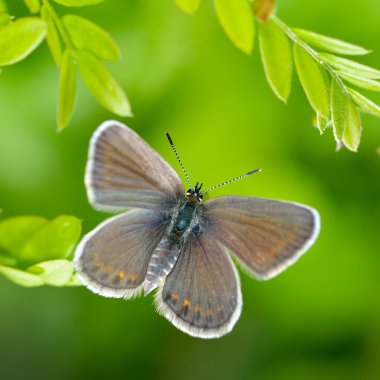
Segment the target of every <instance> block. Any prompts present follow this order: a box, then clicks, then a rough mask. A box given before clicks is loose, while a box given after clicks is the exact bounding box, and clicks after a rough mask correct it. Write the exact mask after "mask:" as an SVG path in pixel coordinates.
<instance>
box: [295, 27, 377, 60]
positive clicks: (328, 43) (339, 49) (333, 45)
mask: <svg viewBox="0 0 380 380" xmlns="http://www.w3.org/2000/svg"><path fill="white" fill-rule="evenodd" d="M293 31H294V32H295V33H296V34H297V35H298V36H299V37H300V38H301V39H303V40H304V41H306V42H308V43H309V44H310V45H313V46H315V47H317V48H320V49H322V50H325V51H329V52H331V53H337V54H346V55H363V54H368V53H370V52H371V50H367V49H365V48H363V47H361V46H358V45H354V44H350V43H348V42H345V41H341V40H337V39H336V38H331V37H327V36H324V35H322V34H318V33H314V32H310V31H308V30H304V29H293Z"/></svg>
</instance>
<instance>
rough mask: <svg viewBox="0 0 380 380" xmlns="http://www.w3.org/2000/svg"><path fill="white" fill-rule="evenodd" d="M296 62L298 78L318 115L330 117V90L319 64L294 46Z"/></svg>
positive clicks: (304, 51) (298, 47)
mask: <svg viewBox="0 0 380 380" xmlns="http://www.w3.org/2000/svg"><path fill="white" fill-rule="evenodd" d="M294 61H295V64H296V68H297V73H298V77H299V79H300V82H301V84H302V87H303V89H304V91H305V94H306V96H307V98H308V100H309V103H310V105H311V106H312V107H313V109H314V110H315V112H316V113H318V114H320V115H322V116H323V117H325V118H328V117H329V114H330V111H329V89H328V87H327V85H326V79H325V76H324V75H323V73H322V71H321V69H320V68H319V66H318V64H317V63H316V62H315V61H314V59H313V58H312V57H311V56H310V54H309V53H308V52H307V51H306V50H305V49H303V48H302V47H301V46H299V45H298V44H294Z"/></svg>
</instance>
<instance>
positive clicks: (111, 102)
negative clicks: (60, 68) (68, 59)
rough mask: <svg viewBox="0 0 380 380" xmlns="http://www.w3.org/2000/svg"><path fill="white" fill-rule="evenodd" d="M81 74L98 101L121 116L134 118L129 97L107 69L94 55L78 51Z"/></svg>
mask: <svg viewBox="0 0 380 380" xmlns="http://www.w3.org/2000/svg"><path fill="white" fill-rule="evenodd" d="M77 56H78V67H79V71H80V74H81V76H82V78H83V80H84V82H85V84H86V86H87V87H88V88H89V90H90V91H91V92H92V94H93V95H94V96H95V98H96V99H97V101H98V102H99V103H100V104H101V105H102V106H103V107H104V108H106V109H108V110H109V111H111V112H113V113H115V114H117V115H120V116H132V113H131V109H130V105H129V102H128V99H127V96H126V95H125V93H124V92H123V90H122V88H121V87H120V86H119V84H118V83H117V82H116V80H115V79H114V78H113V77H112V76H111V74H110V73H109V72H108V70H107V69H106V67H105V66H104V65H103V64H102V63H101V62H100V61H99V60H98V59H97V58H96V57H94V56H93V55H92V54H90V53H87V52H85V51H78V52H77Z"/></svg>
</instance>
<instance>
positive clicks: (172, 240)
mask: <svg viewBox="0 0 380 380" xmlns="http://www.w3.org/2000/svg"><path fill="white" fill-rule="evenodd" d="M167 137H168V139H169V142H170V144H171V146H172V148H173V150H174V152H175V154H176V156H177V158H178V161H179V163H180V165H181V168H182V169H183V171H184V173H185V176H186V179H187V181H188V182H189V186H190V189H189V190H188V191H187V192H185V191H184V187H183V185H182V182H181V180H180V178H179V177H178V175H177V173H176V172H175V171H174V170H173V168H172V167H171V166H170V165H169V164H168V163H167V162H166V161H164V160H163V158H162V157H161V156H160V155H159V154H158V153H157V152H155V151H154V150H153V149H152V148H151V147H150V146H149V145H148V144H147V143H146V142H145V141H144V140H143V139H142V138H141V137H139V136H138V135H137V134H136V133H135V132H134V131H132V130H131V129H130V128H128V127H126V126H125V125H123V124H121V123H119V122H117V121H106V122H104V123H103V124H102V125H100V126H99V128H98V129H97V130H96V131H95V133H94V135H93V137H92V139H91V143H90V150H89V157H88V163H87V167H86V176H85V183H86V189H87V194H88V198H89V201H90V203H91V204H92V205H93V206H94V207H95V208H96V209H98V210H102V211H107V212H117V213H121V214H119V215H117V216H114V217H112V218H109V219H107V220H106V221H104V222H103V223H101V224H100V225H99V226H98V227H96V228H95V229H94V230H93V231H91V232H90V233H88V234H87V235H86V236H85V237H84V238H83V240H82V241H81V243H80V244H79V245H78V247H77V249H76V252H75V259H74V263H75V267H76V270H77V272H78V275H79V278H80V279H81V281H82V282H83V283H84V284H85V285H86V286H87V287H88V288H89V289H90V290H92V291H93V292H95V293H98V294H100V295H102V296H105V297H116V298H126V299H127V298H131V297H133V296H135V295H137V294H139V293H140V292H142V291H144V293H145V294H148V293H149V292H151V291H152V290H154V289H156V288H157V291H156V297H155V301H156V306H157V309H158V311H159V312H160V313H161V314H162V315H164V316H165V317H166V318H167V319H168V320H169V321H170V322H171V323H173V325H174V326H176V327H177V328H179V329H180V330H182V331H184V332H186V333H187V334H189V335H192V336H195V337H200V338H217V337H220V336H223V335H225V334H226V333H228V332H229V331H231V329H232V328H233V326H234V325H235V323H236V321H237V320H238V318H239V316H240V312H241V307H242V297H241V292H240V282H239V276H238V274H237V271H236V269H235V266H234V264H233V263H232V260H231V258H230V255H233V256H234V257H235V258H236V259H237V261H239V262H240V263H241V264H242V265H243V267H244V268H246V269H247V271H248V272H249V273H251V274H252V275H253V276H255V277H256V278H257V279H259V280H267V279H270V278H272V277H274V276H275V275H277V274H278V273H280V272H282V271H283V270H285V269H286V268H287V267H288V266H289V265H291V264H293V263H294V262H295V261H296V260H297V259H298V258H299V257H300V256H301V255H302V254H303V253H304V252H305V251H306V250H307V249H308V248H309V247H310V246H311V245H312V244H313V243H314V241H315V239H316V237H317V235H318V232H319V228H320V221H319V214H318V212H317V211H316V210H314V209H313V208H311V207H307V206H304V205H300V204H296V203H290V202H282V201H273V200H267V199H260V198H253V197H243V196H221V197H216V198H213V199H208V200H206V201H204V202H203V195H204V194H205V193H207V192H208V191H210V190H212V189H214V188H216V187H219V186H222V185H225V184H227V183H230V182H233V181H235V180H237V179H240V178H244V177H246V176H249V175H251V174H253V173H255V172H257V171H259V170H254V171H251V172H249V173H246V174H244V175H242V176H240V177H236V178H234V179H232V180H230V181H226V182H223V183H222V184H220V185H218V186H214V187H212V188H210V189H208V190H205V191H203V192H202V191H201V188H202V185H199V184H198V183H197V184H196V185H195V186H194V187H193V186H192V185H191V182H190V180H189V177H188V175H187V173H186V171H185V169H184V167H183V165H182V162H181V160H180V159H179V156H178V154H177V151H176V149H175V147H174V145H173V142H172V140H171V138H170V136H169V134H167ZM130 208H132V209H133V210H131V211H128V210H129V209H130Z"/></svg>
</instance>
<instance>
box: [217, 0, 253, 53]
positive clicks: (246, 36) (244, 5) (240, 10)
mask: <svg viewBox="0 0 380 380" xmlns="http://www.w3.org/2000/svg"><path fill="white" fill-rule="evenodd" d="M214 4H215V9H216V13H217V15H218V18H219V21H220V24H221V25H222V27H223V29H224V31H225V33H226V34H227V36H228V37H229V38H230V40H231V41H232V42H233V43H234V44H235V46H236V47H238V48H239V49H241V50H242V51H243V52H244V53H247V54H250V53H251V51H252V47H253V39H254V34H255V29H254V20H253V14H252V10H251V8H250V5H249V3H248V1H247V0H234V1H231V0H214Z"/></svg>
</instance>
